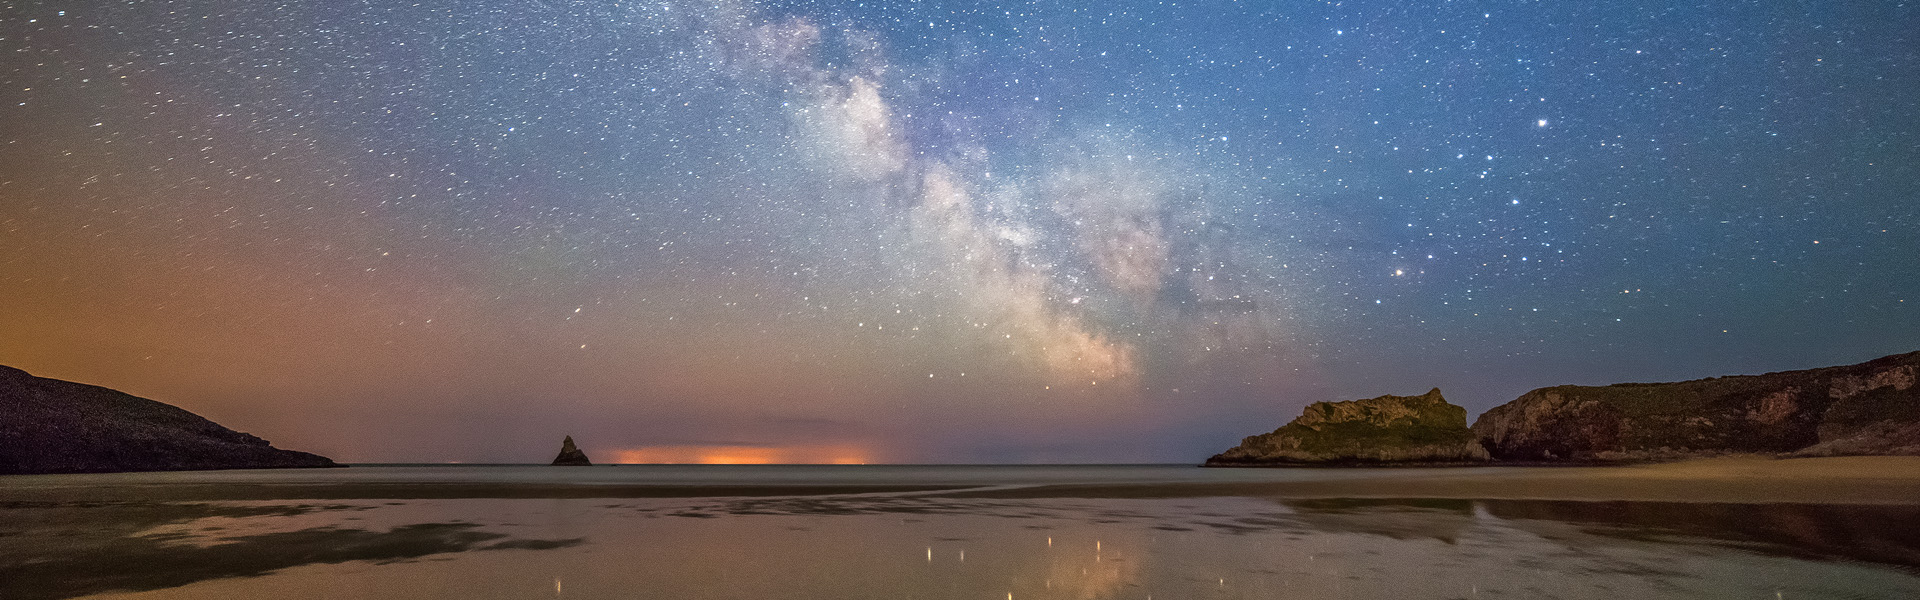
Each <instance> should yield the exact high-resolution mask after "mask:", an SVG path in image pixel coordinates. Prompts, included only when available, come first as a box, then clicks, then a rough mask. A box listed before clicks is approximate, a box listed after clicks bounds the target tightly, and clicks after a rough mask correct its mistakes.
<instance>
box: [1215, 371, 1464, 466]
mask: <svg viewBox="0 0 1920 600" xmlns="http://www.w3.org/2000/svg"><path fill="white" fill-rule="evenodd" d="M1484 460H1487V452H1486V450H1484V449H1482V448H1481V447H1480V443H1479V442H1478V441H1476V440H1475V439H1474V435H1473V431H1472V430H1470V429H1468V428H1467V410H1466V409H1464V408H1461V407H1458V406H1454V405H1452V404H1449V403H1447V401H1446V399H1445V398H1442V397H1441V396H1440V390H1439V389H1438V388H1435V389H1434V390H1433V391H1430V392H1427V393H1426V394H1423V395H1420V396H1381V397H1378V398H1369V399H1366V400H1350V401H1346V402H1315V403H1313V404H1311V405H1308V406H1307V408H1306V410H1304V411H1302V412H1301V414H1300V417H1299V418H1297V419H1294V420H1293V421H1292V422H1289V423H1287V424H1286V425H1285V426H1283V427H1281V428H1279V429H1276V430H1274V431H1273V432H1272V433H1266V434H1261V435H1256V436H1252V437H1248V438H1246V439H1245V440H1242V441H1241V442H1240V445H1239V446H1235V447H1234V448H1232V449H1230V450H1227V451H1226V452H1222V453H1220V454H1218V455H1215V456H1214V457H1213V458H1209V459H1207V465H1209V466H1239V465H1288V464H1394V463H1435V462H1469V461H1484Z"/></svg>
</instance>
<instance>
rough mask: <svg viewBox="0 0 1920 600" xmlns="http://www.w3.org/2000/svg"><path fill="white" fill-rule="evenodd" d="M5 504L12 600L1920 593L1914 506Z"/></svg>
mask: <svg viewBox="0 0 1920 600" xmlns="http://www.w3.org/2000/svg"><path fill="white" fill-rule="evenodd" d="M0 511H4V512H0V516H4V517H5V520H4V521H0V522H4V523H8V524H9V525H8V526H7V527H8V529H7V530H6V531H5V533H6V534H7V536H8V539H9V540H10V541H13V542H19V541H28V542H31V543H30V544H27V545H21V544H18V543H10V544H3V545H0V547H4V548H6V550H5V551H4V553H0V582H14V583H8V584H0V585H13V586H14V587H12V588H8V589H7V590H6V591H7V592H9V593H6V594H4V595H0V597H6V598H15V597H25V598H64V597H74V596H80V595H84V594H89V593H97V592H101V591H105V590H108V589H124V590H147V591H142V592H137V593H130V594H126V595H124V596H113V597H126V598H147V599H157V598H206V597H275V598H342V597H345V598H388V597H393V598H399V597H407V598H470V597H517V598H535V597H548V598H627V597H662V598H665V597H692V598H742V599H745V598H822V599H825V598H881V597H885V598H956V599H960V598H965V599H987V598H1013V599H1019V600H1028V599H1043V598H1053V599H1074V600H1089V599H1094V598H1126V599H1146V598H1304V599H1314V598H1375V597H1378V598H1387V597H1392V598H1434V599H1443V598H1536V597H1561V598H1619V597H1631V598H1697V597H1751V598H1814V597H1849V596H1855V597H1920V577H1917V576H1916V573H1915V571H1914V570H1913V567H1914V566H1915V561H1914V560H1913V557H1914V556H1915V555H1916V549H1920V538H1916V536H1915V535H1914V531H1915V525H1914V523H1916V522H1920V519H1915V517H1920V507H1912V506H1906V507H1884V506H1883V507H1872V506H1865V507H1859V506H1856V507H1833V506H1824V505H1724V504H1687V505H1675V504H1646V503H1592V502H1539V501H1464V500H1261V499H1254V498H1180V499H1034V500H1005V499H1002V500H983V499H955V498H939V497H916V496H888V495H875V496H832V497H789V498H709V499H618V500H605V499H603V500H582V499H546V500H524V499H516V500H508V499H466V500H417V501H407V502H378V501H357V502H340V503H329V504H324V505H320V504H270V503H258V502H254V503H239V502H231V503H201V504H166V503H154V504H139V503H129V504H115V505H59V504H42V505H32V506H20V505H14V506H4V507H0ZM456 515H457V517H458V518H457V519H455V518H452V517H453V516H456ZM15 517H29V518H27V519H18V518H15ZM89 523H90V524H93V525H95V526H98V527H99V529H98V531H100V532H103V533H98V534H88V533H85V531H88V529H87V528H86V527H84V525H86V524H89ZM56 539H63V540H66V541H60V542H54V541H51V540H56ZM23 548H24V549H25V550H23ZM103 549H104V550H107V552H105V553H102V550H103ZM478 550H486V551H478ZM96 555H97V556H99V557H101V558H89V557H93V556H96ZM88 561H94V562H88ZM102 561H117V563H118V564H117V566H115V567H114V568H106V567H104V566H103V565H104V564H106V563H105V562H102ZM198 563H212V564H218V565H225V566H224V567H222V568H216V569H207V568H201V567H196V566H194V565H196V564H198ZM35 565H41V566H35ZM46 565H57V566H58V568H55V567H49V566H46ZM35 569H39V570H35ZM90 570H97V571H111V572H113V575H112V576H111V577H110V578H105V579H102V578H97V577H93V576H89V575H87V574H85V572H86V571H90ZM20 582H25V583H20ZM29 589H30V590H33V591H32V592H31V593H23V592H21V591H20V590H29ZM110 596H112V595H110Z"/></svg>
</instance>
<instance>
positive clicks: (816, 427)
mask: <svg viewBox="0 0 1920 600" xmlns="http://www.w3.org/2000/svg"><path fill="white" fill-rule="evenodd" d="M16 12H17V14H16V15H15V16H16V17H17V18H11V19H5V20H0V49H4V50H7V51H6V52H0V57H4V58H0V306H5V307H7V308H6V309H5V310H0V331H6V332H8V333H7V334H6V335H3V336H0V365H7V366H12V367H16V368H20V369H22V370H25V371H27V372H29V373H32V374H34V375H36V376H40V377H49V378H56V379H62V380H67V381H74V382H79V383H85V384H89V385H96V386H102V387H107V388H111V389H115V390H119V391H122V392H126V393H129V394H133V395H135V396H139V397H143V398H149V399H153V400H156V401H160V402H164V403H167V404H171V405H174V406H178V407H180V408H183V409H186V410H189V411H191V412H193V413H195V414H199V415H201V416H203V417H206V418H208V419H210V420H212V421H214V422H216V423H219V424H221V425H224V426H226V427H229V428H231V429H234V430H238V431H243V432H247V433H250V434H253V435H256V436H259V437H261V438H264V439H268V440H271V441H272V442H273V443H274V445H275V446H277V447H281V448H287V449H294V450H301V451H307V452H313V453H317V454H321V455H325V456H328V457H331V458H333V459H335V460H337V461H340V462H342V463H348V464H354V463H357V464H403V463H404V464H454V463H455V462H464V463H488V464H527V463H515V462H511V461H509V460H507V459H517V457H519V456H520V453H521V452H523V451H525V450H527V449H533V448H539V449H540V450H539V452H540V453H545V452H550V451H551V450H552V449H553V447H555V446H557V444H558V443H559V440H560V439H561V436H562V435H572V436H575V438H576V440H591V442H589V443H588V444H583V445H582V448H583V449H587V448H598V449H599V450H597V451H589V452H588V454H589V456H590V457H591V458H594V459H596V461H597V460H601V459H604V460H654V461H662V460H673V461H680V460H703V459H714V460H729V461H736V463H753V462H754V461H800V462H792V463H785V464H818V463H831V462H836V461H844V462H859V463H881V464H887V465H948V464H951V465H992V464H1029V465H1032V464H1185V461H1184V459H1186V458H1187V457H1197V459H1204V458H1205V457H1206V456H1209V455H1211V454H1213V453H1217V452H1220V451H1223V450H1225V449H1227V448H1229V447H1231V446H1232V445H1233V444H1235V443H1238V442H1239V440H1240V439H1241V438H1243V437H1246V436H1251V435H1256V434H1261V433H1266V432H1269V431H1272V430H1273V429H1275V428H1277V427H1280V426H1281V425H1284V424H1285V423H1287V422H1288V421H1290V420H1291V419H1293V418H1294V417H1295V416H1298V415H1299V414H1300V411H1301V409H1303V408H1304V407H1305V406H1307V405H1308V404H1311V403H1314V402H1323V401H1324V402H1336V401H1347V400H1356V399H1364V398H1373V397H1378V396H1381V395H1403V396H1404V395H1417V394H1419V393H1421V392H1423V391H1425V390H1427V389H1429V388H1438V389H1440V390H1442V392H1443V394H1444V395H1445V396H1446V399H1447V401H1448V402H1450V403H1453V404H1455V405H1458V406H1461V407H1463V408H1465V409H1466V411H1467V413H1468V415H1469V422H1471V419H1472V418H1473V417H1476V416H1478V415H1480V414H1482V413H1484V412H1486V411H1487V410H1488V409H1491V408H1493V407H1495V406H1498V405H1501V404H1504V403H1506V402H1508V401H1511V400H1513V399H1515V398H1517V397H1519V396H1520V395H1521V394H1523V393H1525V392H1527V391H1529V390H1534V389H1539V388H1543V387H1551V386H1558V385H1612V384H1617V383H1626V382H1641V383H1645V382H1672V381H1687V380H1694V379H1702V378H1709V377H1725V376H1733V375H1759V374H1763V373H1770V372H1779V371H1789V370H1800V369H1811V368H1819V367H1828V366H1838V365H1849V364H1856V363H1860V362H1864V361H1868V360H1871V359H1874V358H1879V357H1882V356H1888V355H1895V354H1902V353H1908V352H1913V351H1916V349H1920V278H1915V277H1912V276H1911V274H1912V273H1914V272H1916V268H1917V267H1920V259H1916V258H1915V257H1920V235H1916V233H1920V203H1916V202H1915V200H1916V198H1915V196H1914V195H1915V190H1920V144H1915V143H1914V142H1913V140H1915V139H1920V131H1916V127H1920V120H1916V119H1915V118H1914V114H1915V107H1920V87H1915V86H1913V85H1911V82H1912V80H1913V76H1912V74H1913V73H1916V72H1920V64H1916V62H1920V54H1916V53H1915V51H1914V48H1915V45H1914V42H1915V37H1914V36H1915V35H1916V34H1915V33H1914V32H1912V31H1908V30H1907V29H1905V28H1903V27H1902V25H1903V24H1904V23H1908V22H1911V19H1909V18H1906V17H1905V16H1904V15H1910V14H1911V9H1907V8H1901V7H1890V6H1878V5H1875V6H1861V7H1849V10H1847V11H1822V10H1815V9H1811V8H1808V9H1793V8H1786V7H1776V8H1770V9H1768V10H1746V9H1743V8H1742V7H1737V6H1718V5H1715V6H1693V7H1670V6H1667V5H1665V4H1661V3H1628V4H1624V5H1617V6H1610V7H1592V6H1585V5H1565V6H1559V5H1549V6H1539V5H1520V6H1513V5H1507V4H1499V3H1477V4H1474V3H1470V4H1463V5H1459V6H1448V7H1445V8H1443V9H1439V10H1436V11H1424V12H1421V13H1419V14H1414V12H1413V11H1406V10H1404V9H1403V8H1402V7H1400V6H1399V5H1397V4H1395V3H1390V2H1368V1H1363V2H1359V3H1347V4H1342V5H1311V6H1248V5H1243V4H1240V3H1233V2H1227V1H1225V0H1219V1H1215V0H1203V1H1201V2H1199V3H1197V4H1194V5H1191V6H1188V7H1184V8H1171V7H1166V6H1161V5H1157V4H1153V3H1147V2H1131V1H1123V2H1118V3H1113V4H1104V5H1101V6H1099V7H1097V9H1095V8H1087V7H1082V6H1077V5H1073V4H1070V3H1061V4H1037V5H1026V6H1021V7H1017V8H1015V7H1009V8H999V7H992V6H979V5H972V4H966V3H957V2H924V3H911V4H902V5H895V3H880V5H877V6H870V5H865V4H860V3H846V2H819V3H802V2H789V1H785V0H772V1H756V0H722V1H719V2H684V1H680V0H666V1H664V2H660V3H653V4H648V5H645V6H636V5H625V4H616V3H607V2H596V1H587V2H575V3H569V4H566V5H564V6H560V5H552V4H548V3H537V2H536V3H520V4H509V5H496V4H483V3H476V2H471V1H470V0H439V1H433V2H426V3H421V4H417V5H413V6H334V5H314V6H303V5H285V6H269V5H261V4H258V3H249V2H239V1H236V0H188V1H185V2H179V3H173V4H171V5H168V6H158V5H154V6H148V5H142V4H133V5H114V6H85V7H70V8H69V9H67V10H58V9H54V8H49V7H40V6H35V7H25V8H20V9H18V10H17V11H16ZM1656 15H1657V17H1656ZM602 455H604V456H602ZM535 458H537V457H535ZM1089 461H1119V462H1089ZM596 464H598V463H597V462H596ZM632 464H686V463H659V462H641V463H632ZM760 464H765V463H764V462H763V463H760Z"/></svg>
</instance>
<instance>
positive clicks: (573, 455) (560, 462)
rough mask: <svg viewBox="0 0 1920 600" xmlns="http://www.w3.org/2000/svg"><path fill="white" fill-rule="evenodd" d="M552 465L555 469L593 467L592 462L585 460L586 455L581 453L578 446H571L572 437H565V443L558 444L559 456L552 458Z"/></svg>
mask: <svg viewBox="0 0 1920 600" xmlns="http://www.w3.org/2000/svg"><path fill="white" fill-rule="evenodd" d="M553 465H554V466H556V467H591V466H593V461H590V460H587V453H585V452H581V451H580V447H579V446H575V445H573V436H567V439H566V441H563V442H560V455H559V456H555V457H553Z"/></svg>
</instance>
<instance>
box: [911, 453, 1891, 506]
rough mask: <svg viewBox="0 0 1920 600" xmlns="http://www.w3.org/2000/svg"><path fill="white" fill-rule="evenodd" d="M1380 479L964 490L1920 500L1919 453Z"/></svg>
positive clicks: (1448, 472)
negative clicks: (1913, 455)
mask: <svg viewBox="0 0 1920 600" xmlns="http://www.w3.org/2000/svg"><path fill="white" fill-rule="evenodd" d="M1376 471H1377V472H1378V473H1379V475H1378V476H1374V477H1358V478H1347V479H1325V480H1311V481H1289V482H1275V483H1225V484H1194V485H1182V486H1169V485H1137V486H1135V485H1077V486H1037V487H1029V488H1019V489H1008V490H985V491H962V492H956V493H952V494H945V495H948V496H954V497H990V498H1050V497H1061V498H1073V497H1085V498H1174V497H1194V496H1250V497H1262V498H1287V499H1307V498H1447V499H1462V500H1476V499H1477V500H1578V501H1640V502H1733V503H1801V504H1920V457H1912V456H1852V457H1829V458H1796V459H1774V458H1770V457H1726V458H1708V459H1697V460H1688V461H1681V462H1673V463H1660V464H1647V465H1632V466H1608V467H1573V466H1569V467H1474V468H1454V469H1379V470H1376Z"/></svg>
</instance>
